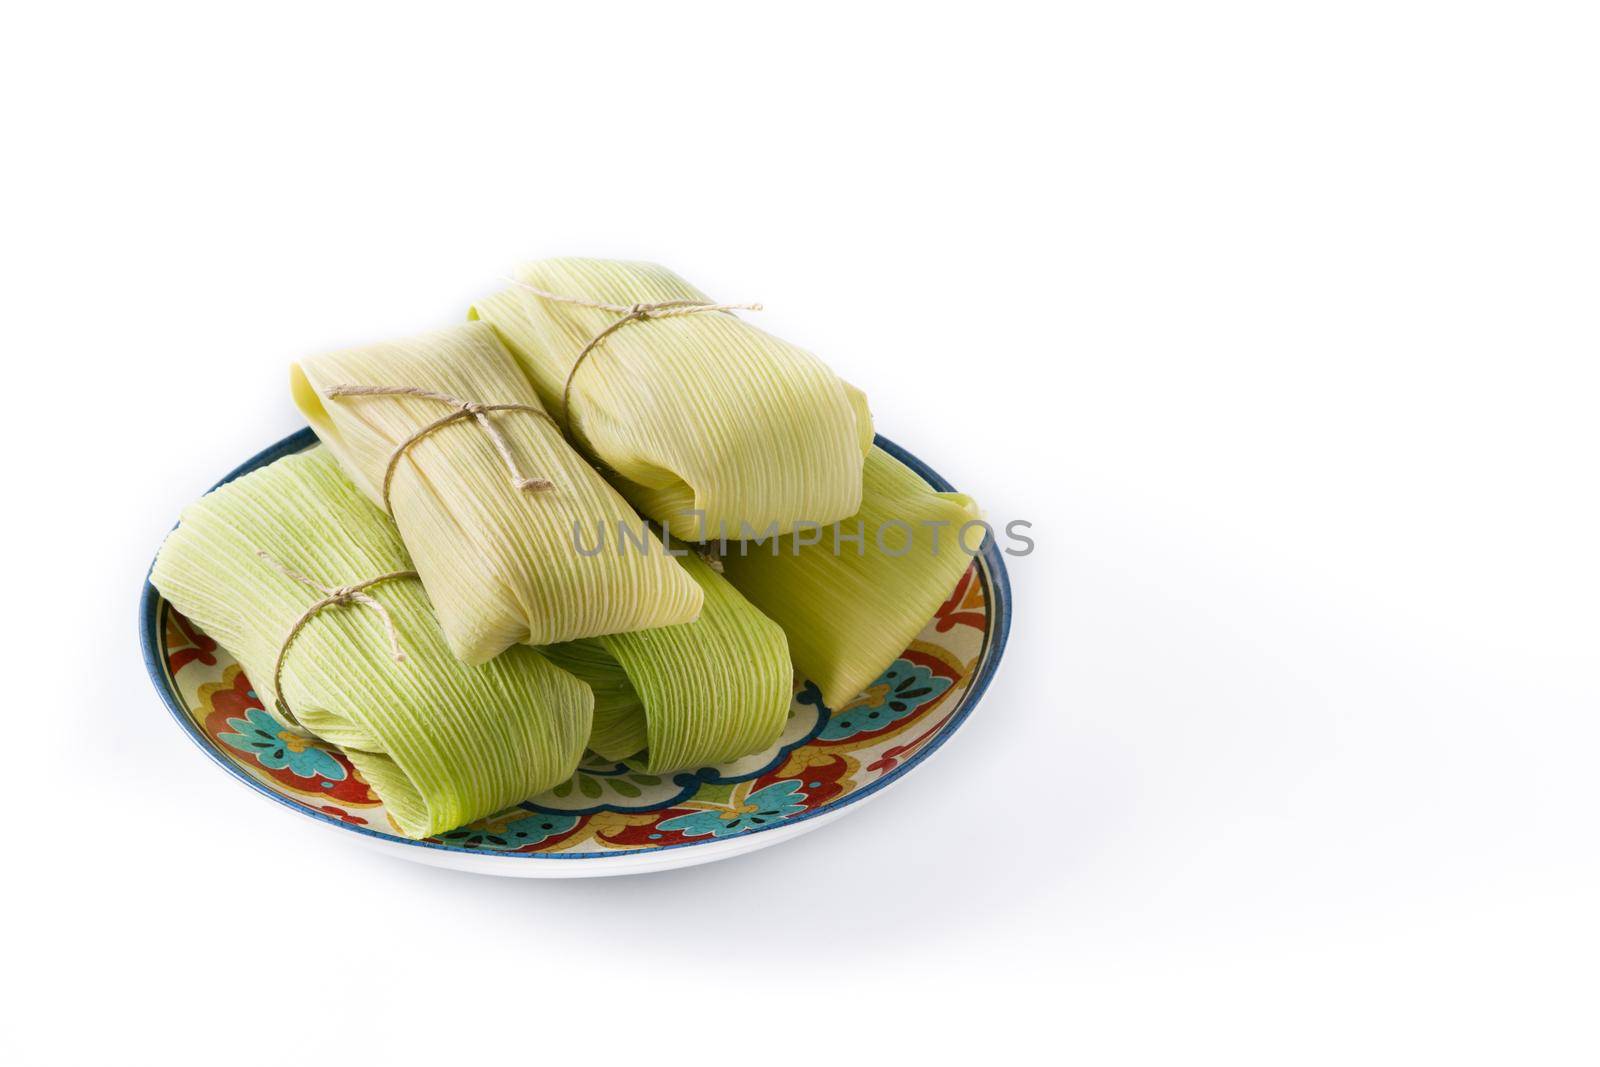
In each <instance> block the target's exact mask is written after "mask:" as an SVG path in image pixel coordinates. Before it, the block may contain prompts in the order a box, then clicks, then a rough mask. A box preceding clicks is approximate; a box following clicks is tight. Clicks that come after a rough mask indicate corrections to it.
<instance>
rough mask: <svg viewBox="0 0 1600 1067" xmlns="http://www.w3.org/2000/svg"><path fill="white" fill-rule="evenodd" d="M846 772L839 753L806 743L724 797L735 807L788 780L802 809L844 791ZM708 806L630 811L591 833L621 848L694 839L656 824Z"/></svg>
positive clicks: (810, 808) (847, 766) (822, 803)
mask: <svg viewBox="0 0 1600 1067" xmlns="http://www.w3.org/2000/svg"><path fill="white" fill-rule="evenodd" d="M849 773H850V763H849V761H848V760H846V759H844V758H843V757H841V756H836V755H833V754H831V753H826V752H818V751H816V750H814V749H811V748H809V747H807V748H802V749H798V750H796V751H795V752H794V753H792V754H791V755H790V757H789V758H788V759H786V760H784V761H783V763H782V764H781V765H780V766H779V767H777V768H776V769H775V770H772V771H770V772H768V773H766V774H764V775H762V776H761V777H759V778H756V779H755V780H753V781H748V782H740V783H739V784H738V785H735V786H734V787H733V791H732V794H731V795H730V796H729V798H728V804H727V807H728V808H729V809H730V810H734V811H737V810H738V809H739V807H740V806H741V805H742V804H743V803H744V800H745V798H746V797H748V796H750V794H752V793H756V792H759V791H760V790H762V789H765V788H766V787H767V786H770V785H776V784H778V783H779V782H786V781H792V782H795V783H796V793H797V795H800V796H803V797H804V800H802V801H801V804H802V806H803V807H804V808H805V810H806V811H814V810H816V809H817V808H820V807H823V806H825V805H826V804H827V803H828V802H829V801H831V800H833V799H834V798H835V797H838V796H839V795H840V794H842V793H843V792H844V791H845V787H846V786H847V785H848V784H849V783H848V781H847V780H846V779H847V778H848V776H849ZM711 807H713V806H712V805H709V804H707V803H705V802H696V804H695V806H694V807H672V808H664V809H662V810H660V811H652V812H640V813H638V814H637V815H631V817H630V818H629V819H628V820H627V824H626V825H619V823H621V822H622V820H617V821H616V822H610V823H607V824H605V827H604V829H600V830H598V831H597V832H596V834H595V837H596V838H597V839H599V840H600V841H603V842H605V843H606V844H608V845H614V846H617V847H621V848H650V847H660V846H662V845H675V844H679V843H681V842H684V841H692V840H696V838H693V837H688V836H686V835H684V834H681V833H678V832H677V831H675V830H662V829H661V828H660V826H661V824H662V823H663V822H666V821H667V820H668V819H672V818H676V817H678V816H680V815H690V814H693V813H694V812H696V811H705V810H707V809H708V808H711ZM630 814H631V813H630ZM636 820H637V821H636Z"/></svg>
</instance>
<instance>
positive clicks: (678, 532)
mask: <svg viewBox="0 0 1600 1067" xmlns="http://www.w3.org/2000/svg"><path fill="white" fill-rule="evenodd" d="M517 276H518V280H520V281H522V282H525V283H527V284H529V285H533V286H536V287H538V288H540V289H543V290H545V291H546V292H551V293H556V294H560V295H563V296H576V297H585V298H588V299H591V300H598V301H601V302H604V303H609V304H616V305H632V304H635V303H657V302H662V301H669V300H693V301H703V302H709V301H707V297H706V295H705V294H704V293H702V292H700V291H699V290H698V289H695V288H694V287H693V286H691V285H690V284H689V283H688V282H686V281H684V280H683V279H682V278H679V277H678V276H677V275H675V274H673V273H672V272H671V271H669V270H666V269H665V268H663V267H658V266H655V265H654V264H650V263H625V262H618V261H613V260H595V259H547V260H541V261H538V262H536V263H531V264H528V265H526V266H524V267H523V268H521V270H519V271H518V275H517ZM469 314H470V315H471V317H473V318H478V319H482V320H483V321H485V322H488V323H490V324H491V325H493V326H494V328H495V330H496V331H497V332H498V333H499V335H500V338H501V340H503V341H504V342H505V343H506V346H507V347H508V348H509V349H510V350H511V352H512V354H513V355H515V356H516V358H517V361H518V362H519V363H520V364H521V365H522V369H523V370H524V371H525V372H526V373H527V375H528V377H529V379H530V380H531V381H532V382H533V384H534V386H535V388H537V389H538V391H539V395H540V397H541V398H543V400H544V402H545V405H546V407H547V408H549V410H550V411H552V412H553V413H555V414H556V415H557V417H560V418H565V420H566V422H567V426H568V430H569V434H570V435H571V437H572V438H573V440H574V441H575V442H576V443H577V445H578V447H579V448H580V449H581V450H583V451H584V452H585V453H586V454H588V455H589V456H591V457H593V458H594V459H596V460H597V461H599V462H600V463H603V464H604V465H605V466H606V467H608V468H610V469H611V470H612V471H614V472H615V473H616V475H617V479H616V484H617V486H618V488H619V489H621V491H622V493H623V495H624V496H626V497H627V498H628V500H629V501H630V502H631V503H632V504H633V505H634V506H635V507H636V508H638V509H639V511H640V512H642V513H643V514H645V515H648V516H649V517H651V518H653V519H656V520H658V521H659V522H661V523H663V524H664V525H665V526H666V527H667V529H668V530H669V531H670V532H671V533H672V535H673V536H674V537H677V538H680V539H682V540H687V541H704V540H709V539H710V538H711V537H715V536H716V533H717V531H718V530H719V529H721V530H724V531H726V534H727V536H729V537H733V538H738V537H741V536H756V535H758V534H759V533H760V532H762V531H765V530H767V529H768V528H769V526H771V525H772V524H776V527H777V530H778V531H779V532H783V531H787V530H790V529H792V528H793V527H794V526H795V525H796V524H797V523H800V522H807V521H810V522H820V523H827V522H832V521H834V520H835V519H841V518H843V517H845V516H846V515H849V514H851V513H853V512H854V511H855V510H856V509H857V508H858V507H859V506H860V503H861V466H862V459H863V457H864V456H865V454H866V451H867V449H868V448H869V447H871V444H872V416H871V414H870V412H869V411H868V410H867V400H866V396H865V395H864V394H863V393H862V392H861V391H860V390H859V389H856V388H855V387H854V386H852V385H850V384H849V383H848V382H845V381H844V380H842V379H841V378H839V377H838V376H837V375H835V374H834V373H833V371H832V370H830V369H829V368H828V367H827V366H826V365H825V364H824V363H823V362H822V361H821V360H819V359H817V358H816V357H815V356H813V355H812V354H811V353H809V352H806V351H805V350H803V349H800V348H796V347H795V346H794V345H791V344H789V343H787V342H785V341H782V340H779V339H778V338H776V337H773V336H771V335H769V334H767V333H764V332H762V331H761V330H759V329H757V328H756V327H754V326H752V325H750V324H749V323H748V322H745V321H743V320H741V319H739V318H737V317H736V316H734V315H732V314H730V313H727V312H718V311H706V312H699V313H696V314H691V315H681V316H676V317H670V318H657V319H650V320H646V321H643V322H630V323H628V324H627V325H625V326H623V327H621V328H619V329H618V330H617V331H616V332H614V333H612V334H611V335H610V336H608V337H607V338H606V339H605V340H604V341H602V342H600V344H599V346H598V347H597V348H596V349H595V350H594V351H593V352H591V353H590V354H589V356H588V357H587V358H586V359H585V360H584V361H583V363H582V365H581V366H580V367H579V369H578V371H577V374H576V375H575V377H574V378H573V383H572V392H571V408H570V410H567V411H564V410H563V408H562V395H563V391H564V389H565V387H566V383H567V376H568V372H569V370H571V368H572V367H573V365H574V363H575V362H576V360H577V358H578V355H579V353H580V352H581V351H582V350H583V348H584V346H585V345H586V344H587V343H588V342H589V341H590V340H591V339H592V338H593V337H595V336H596V335H597V334H598V333H599V332H600V331H601V330H603V329H605V328H606V327H607V326H608V325H610V324H611V323H613V322H615V321H616V320H617V319H618V317H619V316H618V315H617V314H616V313H615V312H612V311H607V310H601V309H595V308H586V307H578V306H574V305H571V304H565V303H560V302H556V301H551V300H547V299H544V298H542V297H539V296H536V295H534V294H532V293H530V292H528V291H527V290H525V289H521V288H515V287H514V288H511V289H507V290H504V291H502V292H499V293H495V294H494V295H492V296H489V297H487V298H485V299H483V300H481V301H479V302H478V304H477V305H476V306H475V307H474V308H473V309H472V311H471V312H470V313H469ZM691 510H697V511H699V512H701V513H702V515H691V514H689V512H690V511H691ZM745 527H748V528H749V529H750V530H751V531H752V533H751V534H742V533H741V530H742V529H743V528H745Z"/></svg>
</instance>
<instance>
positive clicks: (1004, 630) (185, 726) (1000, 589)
mask: <svg viewBox="0 0 1600 1067" xmlns="http://www.w3.org/2000/svg"><path fill="white" fill-rule="evenodd" d="M316 442H317V437H316V434H315V433H313V432H312V430H311V428H310V427H309V426H308V427H304V428H302V429H300V430H296V431H295V432H294V433H292V434H290V435H289V436H287V437H285V438H283V439H282V440H281V441H277V442H275V443H274V444H271V445H268V446H267V447H266V448H264V449H262V450H261V451H260V452H257V453H256V454H255V455H254V456H251V457H250V458H249V459H247V460H245V461H244V462H243V463H241V464H239V466H237V467H235V468H234V469H233V470H231V471H229V472H228V473H227V475H226V476H225V477H223V478H222V479H221V480H220V481H218V482H217V483H216V485H213V486H212V487H211V488H212V489H216V488H217V487H218V486H223V485H226V484H227V483H229V482H231V481H233V480H234V479H235V478H238V477H240V476H241V475H245V474H249V473H250V472H251V471H253V470H256V469H257V468H259V467H264V466H266V465H267V464H269V463H272V462H273V461H275V460H278V459H281V458H282V457H284V456H287V455H292V454H293V453H296V452H301V451H304V450H305V449H307V448H309V447H311V446H312V445H314V444H316ZM873 442H874V443H875V444H876V445H877V446H878V447H879V448H882V449H883V450H884V451H885V452H887V453H889V454H890V455H891V456H893V457H894V458H895V459H897V460H899V461H900V462H901V463H904V464H905V465H906V466H907V467H910V468H911V469H912V470H913V471H915V472H916V473H917V475H918V476H919V477H920V478H922V479H923V480H924V481H925V482H927V483H928V484H929V485H931V486H932V487H933V488H934V489H935V490H937V491H939V492H944V493H951V492H956V491H957V490H956V489H955V487H954V486H952V485H951V484H950V483H949V482H947V481H945V479H944V478H943V477H941V476H940V475H939V473H938V472H937V471H935V470H934V469H933V468H932V467H930V466H928V465H927V464H926V463H924V462H923V461H922V460H920V459H918V458H917V457H916V456H914V455H912V454H911V453H910V452H908V451H906V450H905V449H904V448H902V447H900V446H899V445H897V444H895V443H894V442H893V441H891V440H889V439H888V438H887V437H884V436H883V435H882V434H876V435H875V436H874V438H873ZM208 491H209V490H208ZM978 558H979V560H981V561H982V563H983V566H980V567H979V568H978V576H979V579H980V580H981V581H982V582H983V586H984V590H985V594H986V603H987V604H988V607H989V618H990V625H989V628H988V630H987V631H986V632H985V634H984V642H983V647H982V648H981V649H980V650H979V652H978V668H977V671H976V672H975V673H974V675H973V677H972V679H971V681H970V682H968V684H967V689H966V692H965V693H964V694H963V695H962V698H961V706H960V707H959V708H958V709H957V711H956V714H955V717H954V718H953V719H951V721H950V724H949V725H948V726H947V727H946V728H945V729H943V730H941V731H939V734H938V735H937V736H936V737H934V738H933V739H932V740H931V741H929V742H928V744H926V745H924V746H923V747H922V748H921V749H919V750H918V751H917V752H915V753H913V754H912V755H911V756H909V757H908V758H906V759H905V760H904V761H903V762H902V763H901V764H900V765H899V766H898V767H895V768H894V769H893V770H891V771H890V772H889V773H888V774H885V775H884V776H883V777H881V778H879V779H878V780H877V781H875V782H873V783H871V784H870V785H867V786H865V787H864V788H861V789H858V790H856V791H855V792H853V793H851V794H849V795H848V796H845V797H841V798H840V799H839V800H838V801H836V802H834V803H831V804H827V805H825V806H823V807H820V808H814V809H811V810H808V811H804V812H801V813H800V814H798V815H796V816H794V817H793V818H789V819H785V820H783V821H782V822H779V823H774V824H772V825H771V826H762V827H758V828H756V829H754V830H749V831H747V832H745V833H742V834H740V835H738V836H737V837H732V838H727V837H724V838H718V837H707V838H702V839H698V840H694V841H683V842H678V843H676V844H669V845H652V846H648V847H646V848H640V849H628V850H618V851H610V852H498V851H493V850H489V849H477V848H463V847H461V846H459V845H444V844H439V843H437V842H433V841H413V840H410V839H409V838H404V837H396V836H394V835H392V834H386V833H380V832H379V831H377V830H374V829H371V828H369V827H365V826H357V825H355V824H353V823H348V822H344V821H343V820H341V819H338V818H336V817H334V816H332V815H329V814H327V813H326V812H321V811H317V810H316V809H314V808H309V807H306V806H305V805H303V804H297V803H295V802H294V801H293V800H290V799H289V798H288V797H285V796H283V795H281V794H279V793H276V792H274V791H273V790H271V789H268V788H267V787H266V785H265V784H264V783H262V782H260V781H258V780H256V778H255V777H253V776H252V775H250V774H249V773H248V772H247V771H246V770H245V769H244V768H243V767H240V766H239V765H237V764H235V763H234V762H232V761H231V760H229V759H228V758H227V757H226V756H224V755H223V754H222V753H221V752H219V751H218V750H217V749H216V747H215V746H213V745H212V744H211V743H210V739H209V738H207V737H206V736H205V734H204V733H203V732H202V731H201V730H200V728H199V726H198V725H196V723H195V721H194V719H193V718H191V717H190V715H189V710H188V708H186V707H184V706H183V704H182V702H181V701H180V700H179V699H178V694H177V691H176V687H175V686H174V685H173V684H172V679H171V675H170V673H169V672H168V670H167V664H166V660H165V658H164V657H162V656H161V655H160V653H159V651H158V646H159V644H160V623H161V609H162V607H163V606H164V605H165V601H163V600H162V598H161V594H160V593H159V592H158V591H157V590H156V588H155V586H153V585H151V584H150V572H149V571H147V572H146V574H145V581H144V590H143V592H142V593H141V594H140V596H139V647H140V651H141V652H142V653H143V656H144V665H145V670H146V671H147V672H148V673H149V675H150V681H151V683H152V684H153V685H154V686H155V689H156V693H157V694H158V695H159V696H160V697H161V700H162V703H164V704H165V705H166V706H167V711H168V712H169V713H170V714H171V715H172V717H173V719H174V720H175V721H176V722H177V724H178V726H179V727H180V728H181V729H182V730H183V732H184V733H185V734H186V735H188V737H189V740H191V741H193V742H194V744H195V746H196V747H197V748H199V749H200V750H201V751H202V752H204V753H205V754H206V756H207V758H209V759H210V760H211V762H213V763H215V764H216V765H217V766H219V767H221V768H222V769H223V770H224V771H226V772H228V774H229V775H231V776H232V777H233V778H235V779H237V780H238V781H240V782H243V783H244V784H245V785H246V786H248V787H250V788H251V789H253V790H255V791H256V792H257V793H259V794H261V795H262V796H264V797H267V798H268V799H269V800H272V801H274V802H276V803H278V804H281V805H283V806H284V807H286V808H289V809H291V810H293V811H295V812H298V813H299V814H301V815H306V816H310V817H311V818H313V819H317V820H320V821H321V822H324V823H327V824H328V825H329V826H334V827H338V828H339V829H342V830H348V831H351V832H353V833H357V834H362V835H365V836H367V837H370V838H373V839H375V840H377V841H381V842H383V843H385V844H389V845H415V846H418V847H420V848H427V849H434V850H437V851H440V852H455V853H460V854H463V855H468V856H487V857H498V858H501V859H516V860H532V859H540V860H583V859H614V858H627V857H632V858H635V859H637V858H639V857H641V856H646V855H654V854H655V853H658V852H667V851H671V850H674V849H683V848H696V847H702V846H706V845H715V844H723V845H728V844H732V843H733V842H737V841H743V840H745V839H747V838H750V837H753V836H755V835H756V834H761V833H767V832H770V831H772V830H782V829H786V828H789V827H793V826H798V825H801V824H803V823H804V822H806V821H807V820H809V819H815V818H818V817H821V816H824V815H832V814H835V813H837V812H839V811H842V810H843V809H845V808H846V807H848V806H849V805H851V804H854V803H856V802H857V801H861V800H865V799H866V798H867V797H870V796H873V795H874V794H876V793H878V792H879V791H881V790H883V789H885V788H887V787H888V786H889V785H891V784H893V783H895V782H897V781H899V780H900V779H901V778H902V777H904V776H905V775H907V774H909V773H910V772H911V771H912V770H913V769H915V768H916V767H917V765H918V764H920V763H922V762H923V761H924V760H926V759H927V758H928V757H929V756H931V755H932V754H933V753H934V752H936V751H938V750H939V748H940V747H942V746H943V745H944V743H945V741H947V740H948V739H949V738H950V737H951V736H952V735H953V734H955V732H956V731H957V730H959V729H960V728H961V727H962V725H964V724H965V723H966V720H967V718H968V717H969V716H970V715H971V714H972V709H973V708H975V707H977V705H978V701H979V700H980V699H982V697H983V694H984V692H985V691H986V690H987V689H988V688H989V683H990V682H991V681H993V679H994V675H995V672H996V670H998V669H999V666H1000V659H1001V656H1002V655H1003V654H1004V653H1005V649H1006V642H1007V641H1008V640H1009V639H1010V636H1011V580H1010V577H1009V576H1008V575H1007V573H1006V565H1005V559H1004V556H1003V555H1002V553H1001V551H1000V548H999V546H998V545H997V543H996V541H995V539H994V538H993V537H988V538H985V540H984V543H983V547H982V550H981V551H980V552H979V553H978ZM154 567H155V563H154V560H152V561H151V570H154Z"/></svg>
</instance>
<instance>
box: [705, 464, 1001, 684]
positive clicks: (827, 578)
mask: <svg viewBox="0 0 1600 1067" xmlns="http://www.w3.org/2000/svg"><path fill="white" fill-rule="evenodd" d="M978 516H979V511H978V508H977V505H976V504H974V503H973V501H972V499H971V498H970V497H968V496H966V495H964V494H961V493H940V492H935V491H934V490H933V489H932V488H930V487H929V486H928V484H927V483H926V482H924V481H923V480H922V479H921V478H919V477H917V475H916V474H915V473H914V472H912V471H911V470H910V469H909V468H907V467H906V466H905V465H904V464H902V463H901V462H900V461H898V460H896V459H895V458H894V457H893V456H890V455H889V454H888V453H887V452H885V451H883V450H882V449H880V448H876V447H874V448H873V449H872V452H871V453H870V454H869V455H868V456H867V463H866V471H865V480H864V487H863V490H862V500H861V510H860V511H859V512H857V513H856V514H855V515H852V516H851V517H850V518H848V519H846V520H844V521H843V522H841V523H839V524H838V527H837V528H834V527H829V528H826V529H823V530H813V531H803V532H804V533H806V534H808V535H809V536H807V537H805V538H802V537H801V536H799V535H798V533H797V535H796V536H793V537H790V538H782V539H777V540H776V541H773V542H770V543H767V544H761V543H754V542H748V541H747V542H745V543H743V544H731V545H729V546H728V549H727V552H726V553H725V554H724V555H723V559H722V564H723V568H724V573H725V574H726V575H727V578H728V581H730V582H732V583H733V585H734V586H735V587H736V588H738V590H739V591H740V592H741V593H743V594H744V595H745V596H746V597H748V598H749V599H750V602H751V603H752V604H754V605H755V606H756V607H758V608H760V609H761V611H762V612H763V613H764V614H766V615H767V616H768V617H770V618H771V619H773V620H774V621H776V622H777V623H778V625H780V626H782V627H783V630H784V633H786V634H787V635H788V637H789V651H790V654H791V655H792V656H793V657H794V666H795V669H796V670H797V671H798V672H799V673H800V674H801V676H802V677H805V678H808V679H810V680H811V681H813V682H815V683H816V685H817V687H818V688H819V689H820V690H821V691H822V698H823V702H824V703H826V704H827V705H828V706H829V707H838V706H839V705H840V704H842V703H844V702H845V701H847V700H849V699H850V698H851V697H853V696H855V695H856V694H857V693H859V692H861V691H862V690H863V689H865V688H866V687H867V686H869V685H871V684H872V683H873V682H874V681H875V680H876V679H877V678H878V676H879V674H881V673H882V672H883V670H884V669H885V668H886V667H888V666H889V665H890V664H891V663H893V662H894V660H895V657H896V656H898V655H899V654H900V652H901V651H902V650H904V649H905V647H906V646H907V645H908V644H910V643H911V640H912V638H914V637H916V636H917V634H918V633H920V632H921V630H922V628H923V627H924V626H925V625H927V623H928V620H929V619H931V618H932V617H933V614H934V612H935V611H937V610H938V608H939V605H940V604H941V603H942V602H943V601H944V599H945V598H946V597H947V596H949V595H950V591H951V590H952V589H954V588H955V585H956V582H957V581H958V580H959V579H960V577H961V575H962V573H963V572H964V571H965V570H966V569H967V567H968V565H969V564H970V563H971V562H972V559H971V556H970V555H969V554H968V552H967V551H965V550H964V549H963V546H962V544H961V543H960V541H961V534H962V527H963V525H964V524H965V523H968V522H972V521H974V520H976V519H977V518H978ZM975 532H976V531H971V532H968V534H967V541H968V542H969V546H970V547H971V548H974V549H975V548H976V547H977V544H976V539H975V538H974V537H973V534H974V533H975ZM813 538H816V539H817V540H816V543H814V544H807V543H805V541H808V540H811V539H813ZM797 543H799V545H800V547H798V548H797V547H796V544H797ZM774 552H775V553H776V554H774Z"/></svg>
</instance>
